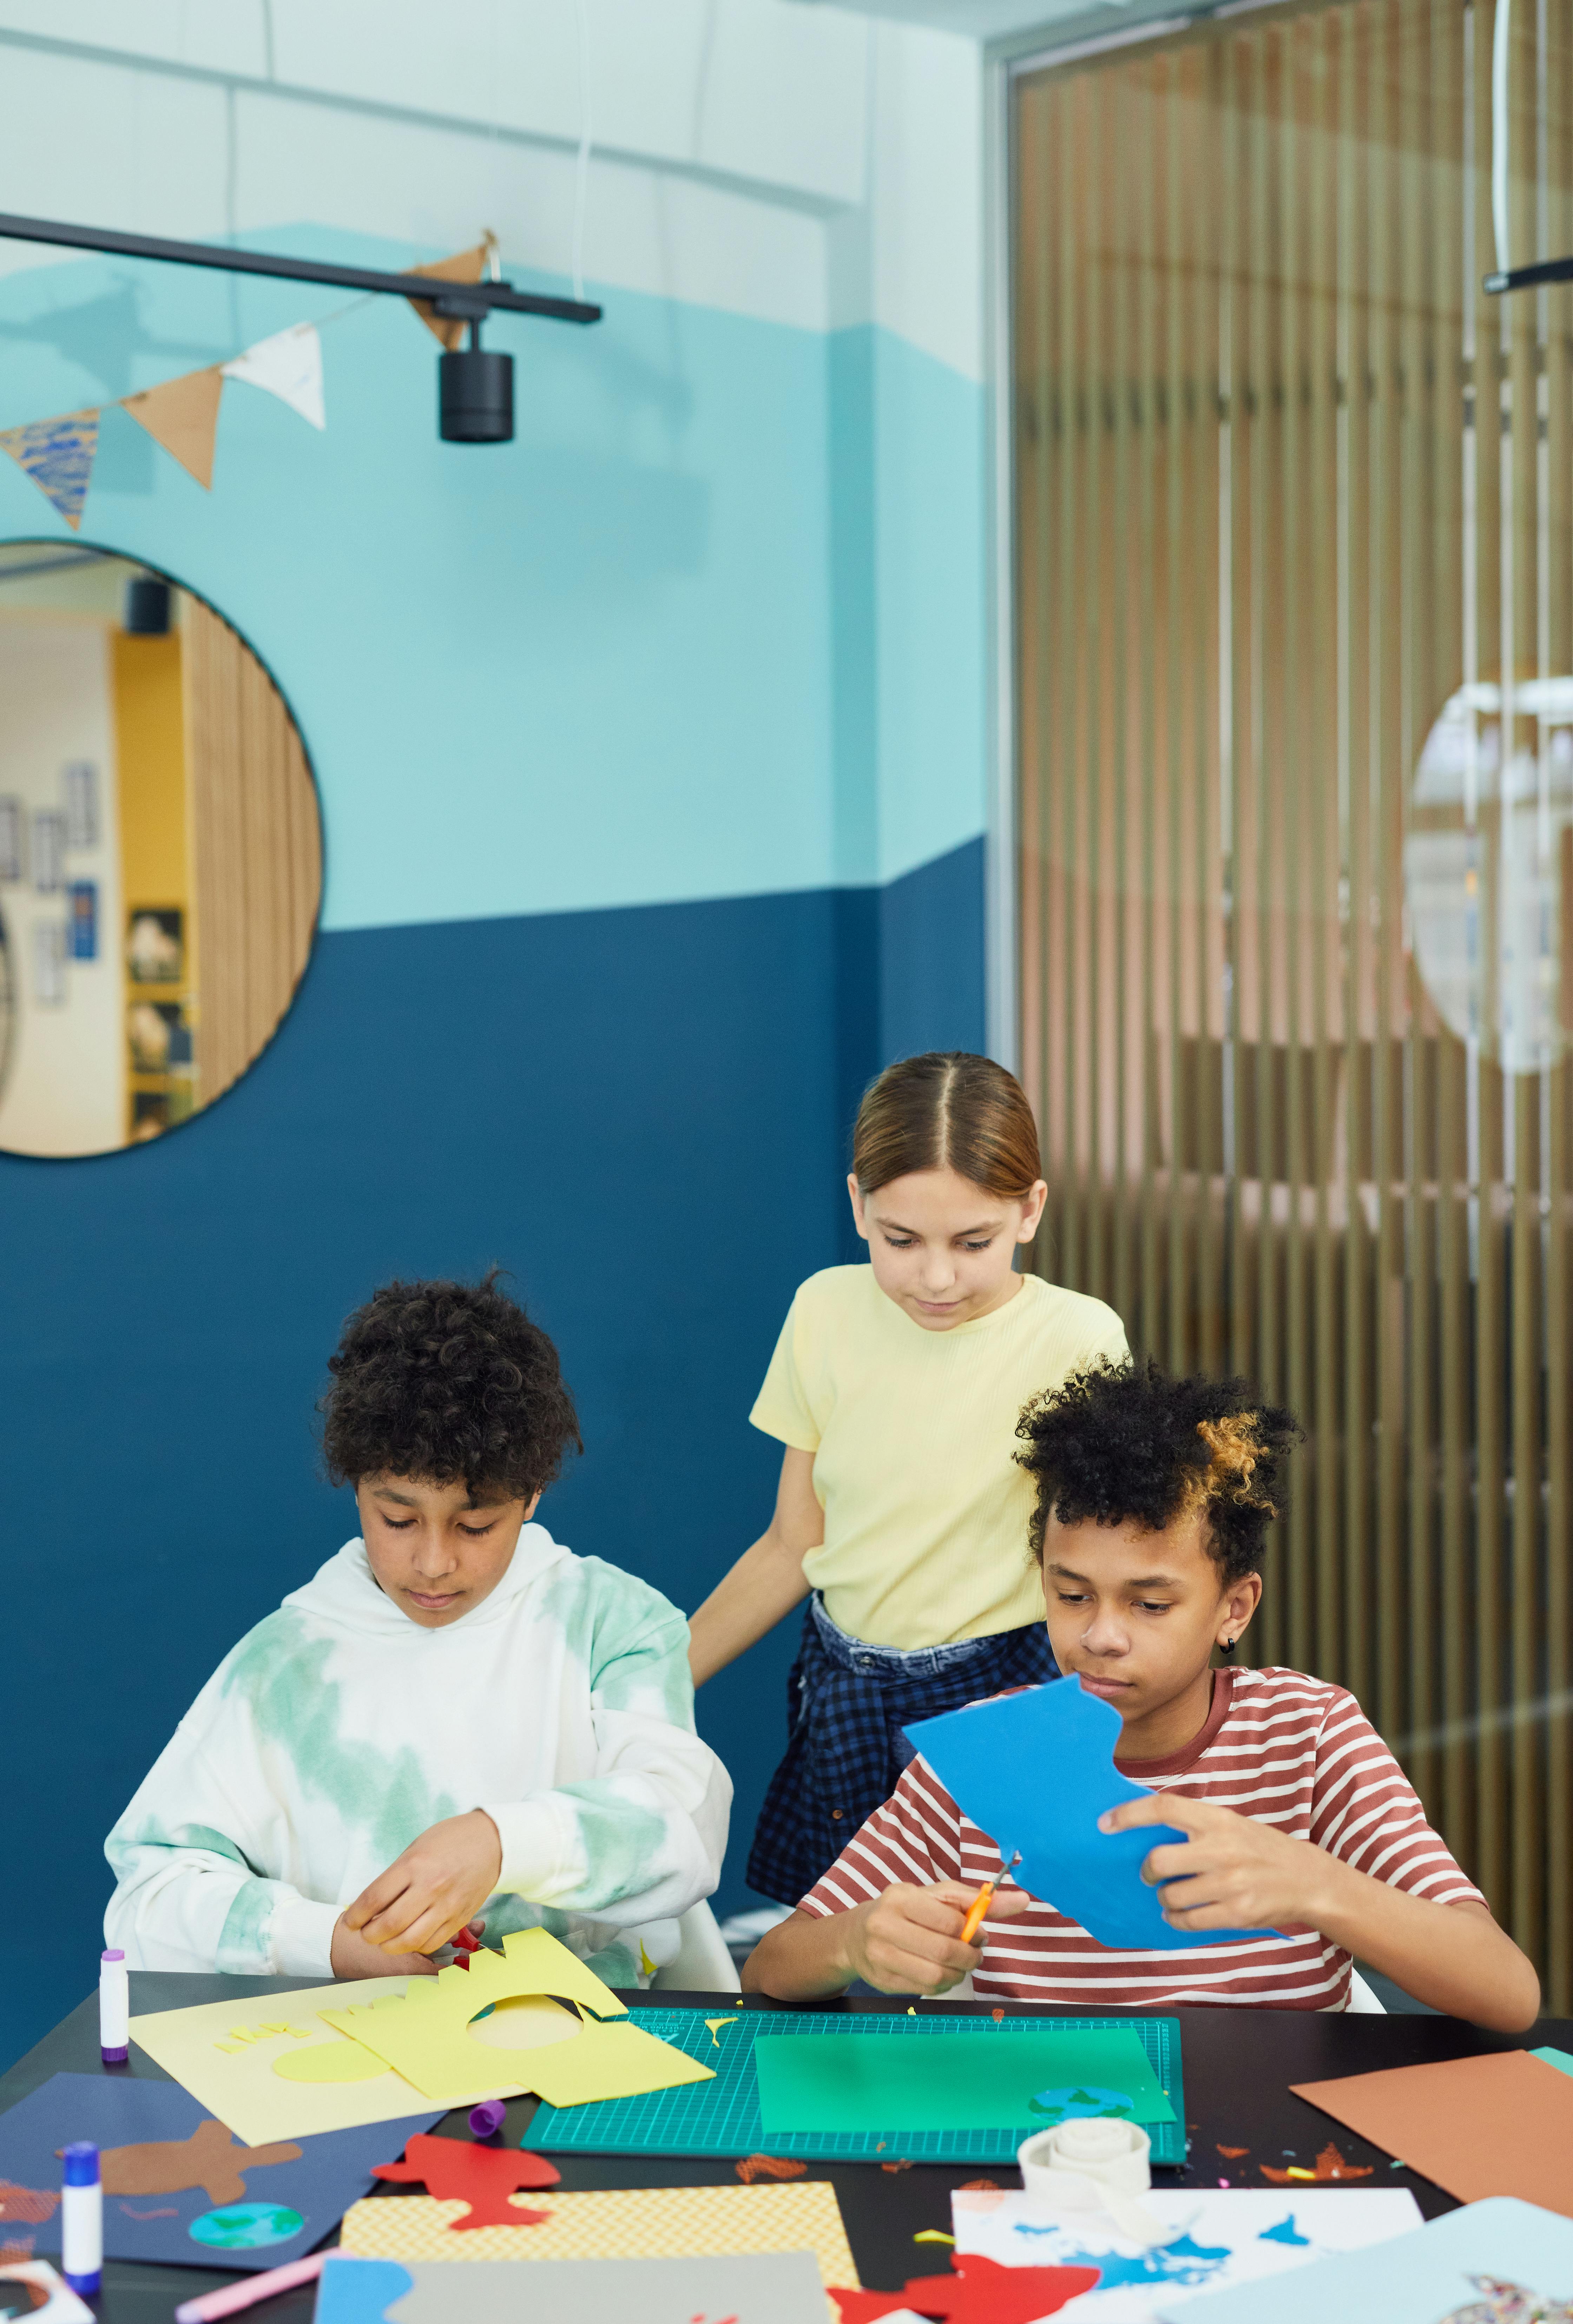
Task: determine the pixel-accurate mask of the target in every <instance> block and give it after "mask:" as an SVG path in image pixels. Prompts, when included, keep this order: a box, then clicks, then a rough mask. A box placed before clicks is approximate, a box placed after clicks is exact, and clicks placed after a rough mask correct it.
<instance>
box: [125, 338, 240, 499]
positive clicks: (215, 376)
mask: <svg viewBox="0 0 1573 2324" xmlns="http://www.w3.org/2000/svg"><path fill="white" fill-rule="evenodd" d="M223 393H224V374H223V372H222V371H221V370H220V369H219V367H218V365H217V364H212V365H210V366H209V368H208V369H207V370H206V371H189V372H185V373H183V374H182V375H181V376H180V377H179V379H167V380H165V382H164V383H163V385H162V386H161V387H147V388H143V391H142V392H141V394H140V395H124V396H122V398H121V400H120V401H121V409H122V410H124V411H128V412H129V413H130V414H131V417H132V418H133V420H135V422H136V424H137V426H138V427H139V428H145V429H147V432H148V434H149V435H150V436H151V437H152V439H153V442H154V443H155V444H161V445H162V446H163V447H164V449H165V451H166V452H168V453H169V454H170V457H171V458H172V459H176V460H179V463H180V466H182V467H183V468H184V469H185V471H186V473H187V475H189V476H195V477H196V479H197V481H198V484H200V485H201V486H202V489H203V491H204V492H207V491H208V490H209V489H210V488H211V486H212V484H213V442H214V438H215V437H216V435H217V433H218V401H219V398H220V396H222V394H223Z"/></svg>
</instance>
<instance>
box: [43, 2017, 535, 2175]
mask: <svg viewBox="0 0 1573 2324" xmlns="http://www.w3.org/2000/svg"><path fill="white" fill-rule="evenodd" d="M402 1982H403V1980H402V1979H400V1978H384V1977H377V1978H362V1979H360V1980H358V1981H357V1982H355V1983H354V1984H346V1985H319V1986H315V1987H305V1988H303V1989H302V1990H300V1991H299V1992H295V1993H286V1994H281V1995H278V1996H276V1997H273V1998H274V2006H275V2007H276V2008H277V2010H278V2013H279V2019H280V2022H281V2023H282V2022H284V2017H285V2012H286V2011H288V2013H289V2017H288V2023H289V2024H290V2025H294V2026H302V2025H304V2026H308V2027H311V2028H312V2029H313V2031H312V2033H311V2034H310V2035H309V2037H308V2040H307V2041H305V2042H301V2041H298V2040H293V2039H291V2037H290V2035H289V2034H288V2033H276V2034H273V2035H271V2037H267V2038H258V2039H248V2040H247V2041H245V2042H241V2041H240V2039H239V2037H240V2035H241V2034H242V2033H255V2032H256V2021H257V2014H258V2013H257V2004H256V2002H255V2001H254V2000H253V2001H250V2002H245V2001H240V2000H233V2001H208V2002H201V2003H198V2006H196V2007H195V2008H193V2009H165V2010H160V2011H157V2012H155V2013H153V2014H152V2015H147V2016H143V2017H133V2019H132V2021H131V2038H132V2040H133V2042H134V2043H136V2045H137V2047H138V2049H139V2050H142V2051H143V2052H145V2053H146V2054H147V2056H149V2057H150V2058H152V2060H153V2061H155V2063H156V2064H158V2065H161V2067H162V2068H163V2070H164V2071H165V2073H167V2074H170V2075H172V2076H173V2078H174V2080H176V2081H178V2082H179V2083H180V2084H181V2086H182V2087H183V2088H184V2089H187V2090H189V2092H190V2094H191V2096H192V2097H193V2098H198V2099H200V2101H201V2103H202V2105H203V2107H206V2109H207V2112H208V2113H209V2114H211V2115H213V2116H216V2119H217V2120H218V2121H220V2122H225V2123H227V2124H228V2125H229V2127H230V2128H231V2130H233V2131H234V2133H235V2136H236V2137H237V2138H239V2139H244V2141H245V2142H246V2144H248V2145H252V2146H264V2145H266V2144H268V2143H269V2142H270V2140H272V2139H277V2138H308V2137H320V2136H322V2135H325V2134H327V2133H328V2132H330V2131H339V2130H350V2129H354V2128H358V2127H360V2126H363V2125H366V2124H371V2123H379V2122H404V2121H407V2120H408V2119H409V2116H412V2115H419V2116H421V2117H422V2119H421V2120H420V2121H419V2123H418V2124H417V2125H416V2127H417V2128H418V2129H419V2130H426V2129H428V2128H429V2126H430V2125H431V2123H432V2121H433V2120H434V2119H435V2117H436V2113H437V2112H438V2111H440V2109H434V2108H433V2107H432V2106H431V2104H430V2102H429V2101H428V2099H426V2098H423V2097H422V2096H421V2094H420V2092H419V2090H418V2089H415V2088H414V2086H413V2084H411V2083H409V2082H407V2081H405V2080H403V2078H402V2076H400V2075H399V2074H395V2073H387V2072H384V2073H382V2074H379V2075H377V2076H376V2077H375V2078H374V2079H373V2080H366V2081H362V2082H340V2081H336V2080H335V2081H332V2082H317V2081H315V2080H312V2081H303V2080H299V2079H291V2078H287V2077H285V2076H284V2075H281V2074H276V2073H275V2072H274V2071H273V2067H274V2063H275V2061H277V2060H278V2059H279V2058H281V2057H288V2058H290V2060H291V2061H294V2060H297V2059H303V2058H306V2057H308V2056H309V2054H310V2052H311V2050H312V2049H313V2048H314V2047H327V2046H328V2045H330V2044H331V2045H332V2046H333V2047H334V2048H335V2049H336V2050H342V2049H343V2047H344V2036H343V2034H342V2033H341V2032H340V2031H339V2029H338V2028H337V2027H336V2026H328V2025H325V2024H323V2022H322V2019H321V2017H320V2016H319V2015H317V2012H318V2011H319V2010H321V2009H324V2008H327V2007H330V2006H343V2005H344V2004H345V2003H353V2002H355V2001H359V2000H362V1999H369V1998H370V1997H373V1995H374V1996H376V1997H377V1998H378V1999H379V2000H381V1999H385V1998H386V1997H387V1995H388V1994H389V1992H390V1991H395V1992H396V1991H397V1990H398V1989H399V1987H400V1984H401V1983H402ZM227 2052H234V2054H233V2055H232V2054H226V2053H227ZM475 2055H476V2072H475V2080H474V2089H472V2090H471V2091H470V2092H469V2093H467V2095H468V2097H469V2098H470V2102H471V2104H472V2105H474V2103H475V2102H476V2101H477V2100H479V2099H481V2098H511V2097H513V2096H515V2095H516V2094H517V2092H518V2090H519V2089H520V2084H519V2083H518V2082H517V2081H515V2080H509V2079H508V2078H507V2077H508V2074H509V2071H510V2070H509V2068H508V2067H507V2066H506V2065H505V2063H504V2061H502V2060H501V2059H500V2058H494V2057H492V2058H489V2057H488V2056H487V2054H486V2052H484V2051H483V2050H477V2052H476V2053H475ZM383 2063H384V2065H385V2064H386V2061H385V2060H384V2061H383ZM300 2071H301V2069H299V2067H297V2068H296V2069H295V2074H296V2076H299V2072H300ZM145 2087H147V2086H146V2085H145V2084H143V2088H145ZM68 2135H69V2136H75V2135H77V2134H76V2133H74V2132H71V2133H68ZM393 2144H394V2143H393V2142H392V2141H391V2140H390V2139H385V2140H384V2141H383V2143H382V2153H380V2154H373V2155H372V2156H370V2158H369V2160H370V2161H371V2162H373V2163H382V2162H384V2161H385V2160H386V2158H387V2156H388V2154H389V2153H390V2152H391V2149H392V2146H393ZM4 2167H5V2166H4V2163H3V2162H0V2170H3V2169H4Z"/></svg>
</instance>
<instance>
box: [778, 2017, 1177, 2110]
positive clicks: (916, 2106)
mask: <svg viewBox="0 0 1573 2324" xmlns="http://www.w3.org/2000/svg"><path fill="white" fill-rule="evenodd" d="M754 2063H755V2067H756V2070H757V2071H758V2074H759V2112H760V2115H761V2116H762V2118H763V2121H764V2125H765V2130H766V2134H767V2135H792V2134H794V2133H796V2132H803V2131H834V2132H864V2133H880V2132H895V2133H902V2132H906V2131H922V2130H952V2131H955V2130H995V2129H1004V2128H1016V2129H1020V2130H1021V2131H1022V2132H1023V2133H1024V2134H1025V2133H1026V2132H1027V2131H1030V2130H1041V2129H1043V2128H1044V2126H1045V2125H1052V2124H1053V2123H1055V2122H1059V2121H1063V2120H1065V2119H1066V2118H1067V2116H1070V2115H1071V2114H1073V2113H1081V2112H1085V2113H1090V2114H1093V2115H1108V2114H1112V2113H1118V2114H1119V2115H1121V2116H1123V2117H1124V2118H1125V2119H1126V2120H1127V2121H1133V2122H1172V2121H1173V2118H1174V2115H1173V2107H1171V2106H1170V2104H1169V2101H1168V2099H1167V2098H1165V2097H1164V2093H1163V2091H1162V2090H1161V2089H1159V2087H1158V2080H1157V2077H1156V2075H1155V2074H1154V2071H1153V2070H1152V2067H1151V2066H1150V2065H1149V2063H1148V2062H1147V2055H1146V2052H1145V2050H1144V2049H1143V2048H1142V2045H1141V2043H1140V2042H1138V2041H1137V2039H1136V2035H1135V2034H1134V2033H1130V2032H1129V2031H1128V2030H1127V2028H1125V2027H1124V2026H1116V2027H1112V2028H1110V2029H1109V2030H1108V2032H1102V2033H999V2034H998V2035H995V2036H992V2037H991V2038H989V2039H988V2040H985V2041H980V2040H979V2039H978V2037H977V2036H976V2035H975V2034H967V2033H957V2034H946V2033H929V2034H927V2035H925V2036H924V2037H923V2038H922V2039H920V2040H916V2041H908V2042H893V2041H891V2040H890V2039H889V2038H888V2036H881V2035H877V2034H873V2035H869V2036H867V2037H864V2036H860V2035H858V2034H839V2035H838V2034H802V2033H795V2034H779V2035H770V2034H768V2033H759V2034H757V2035H756V2036H755V2040H754ZM1095 2093H1097V2095H1094V2094H1095ZM1081 2101H1085V2104H1084V2105H1082V2104H1081Z"/></svg>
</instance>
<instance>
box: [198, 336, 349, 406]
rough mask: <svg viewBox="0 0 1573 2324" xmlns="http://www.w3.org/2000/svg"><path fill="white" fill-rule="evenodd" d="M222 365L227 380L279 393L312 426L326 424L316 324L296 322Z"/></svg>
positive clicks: (284, 401) (320, 350)
mask: <svg viewBox="0 0 1573 2324" xmlns="http://www.w3.org/2000/svg"><path fill="white" fill-rule="evenodd" d="M220 368H221V369H222V371H223V373H224V376H225V379H238V380H241V381H243V382H244V384H245V385H246V386H247V387H260V388H261V389H262V392H263V393H264V394H265V395H276V396H277V397H278V399H279V401H280V402H281V403H287V404H288V405H289V407H290V410H291V411H297V412H299V415H300V417H301V419H302V420H308V422H309V423H310V425H311V426H312V427H313V428H326V427H327V407H326V405H325V403H324V401H323V393H322V341H321V339H320V338H319V337H317V327H316V325H315V324H314V323H296V324H293V325H292V326H291V327H290V329H289V330H287V331H275V332H273V334H272V335H271V337H269V338H265V339H258V340H257V341H256V342H255V344H254V345H253V346H249V347H247V348H245V349H244V352H243V353H242V354H240V355H236V356H235V360H234V361H233V363H226V364H222V365H221V366H220Z"/></svg>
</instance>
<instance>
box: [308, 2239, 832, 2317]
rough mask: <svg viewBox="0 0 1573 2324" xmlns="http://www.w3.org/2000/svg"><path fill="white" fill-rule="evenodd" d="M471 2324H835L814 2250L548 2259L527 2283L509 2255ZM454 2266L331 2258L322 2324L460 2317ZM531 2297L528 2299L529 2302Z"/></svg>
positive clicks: (322, 2283)
mask: <svg viewBox="0 0 1573 2324" xmlns="http://www.w3.org/2000/svg"><path fill="white" fill-rule="evenodd" d="M463 2287H464V2301H463V2315H464V2319H465V2324H520V2319H521V2318H522V2317H525V2316H527V2315H528V2316H538V2317H572V2318H573V2319H574V2324H629V2319H630V2318H637V2319H638V2324H712V2319H713V2324H720V2319H728V2324H739V2319H745V2324H826V2317H827V2314H828V2310H827V2309H826V2305H825V2297H824V2287H823V2284H822V2283H821V2282H820V2280H819V2270H818V2269H817V2268H816V2267H815V2265H814V2260H813V2258H812V2256H811V2255H810V2254H809V2253H807V2252H780V2253H759V2252H752V2253H746V2254H738V2255H731V2256H728V2257H724V2258H718V2257H704V2256H701V2257H698V2258H695V2257H693V2256H685V2257H683V2258H667V2259H655V2260H648V2259H637V2260H636V2259H583V2260H547V2261H546V2262H545V2263H544V2264H537V2265H536V2266H535V2267H533V2268H532V2269H531V2271H530V2273H529V2277H528V2279H526V2281H525V2282H520V2272H519V2269H518V2268H517V2267H516V2266H513V2265H511V2264H510V2263H509V2262H508V2261H506V2260H483V2261H482V2263H481V2264H480V2265H479V2266H471V2267H467V2268H466V2269H465V2273H464V2277H463ZM527 2303H528V2304H527ZM457 2313H459V2310H458V2309H457V2307H456V2306H455V2282H454V2277H453V2274H452V2272H451V2271H450V2270H449V2269H447V2268H446V2267H444V2266H442V2265H441V2264H438V2263H437V2262H434V2261H430V2260H426V2261H421V2260H414V2261H411V2262H410V2263H409V2264H408V2265H403V2264H400V2263H399V2262H397V2261H394V2260H376V2259H354V2258H352V2257H348V2256H346V2255H345V2254H344V2253H343V2252H334V2253H330V2254H329V2255H328V2257H327V2264H325V2266H324V2268H323V2271H322V2274H321V2276H320V2277H319V2279H318V2282H317V2319H316V2324H454V2318H455V2315H456V2314H457Z"/></svg>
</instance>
